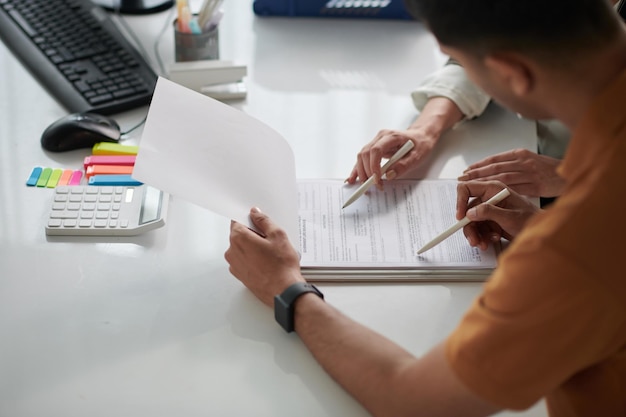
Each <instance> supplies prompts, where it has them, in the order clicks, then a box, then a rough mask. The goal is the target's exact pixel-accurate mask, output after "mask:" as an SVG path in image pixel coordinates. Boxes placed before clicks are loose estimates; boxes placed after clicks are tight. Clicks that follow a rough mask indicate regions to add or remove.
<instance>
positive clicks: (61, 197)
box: [54, 194, 67, 201]
mask: <svg viewBox="0 0 626 417" xmlns="http://www.w3.org/2000/svg"><path fill="white" fill-rule="evenodd" d="M54 201H67V195H65V194H61V195H55V196H54Z"/></svg>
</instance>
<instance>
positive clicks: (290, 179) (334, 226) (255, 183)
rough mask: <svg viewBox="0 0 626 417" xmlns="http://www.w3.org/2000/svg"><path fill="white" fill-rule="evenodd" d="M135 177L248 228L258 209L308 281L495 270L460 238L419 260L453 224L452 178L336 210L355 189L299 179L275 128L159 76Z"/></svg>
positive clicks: (487, 255)
mask: <svg viewBox="0 0 626 417" xmlns="http://www.w3.org/2000/svg"><path fill="white" fill-rule="evenodd" d="M207 118H210V120H207ZM276 161H279V163H277V162H276ZM164 166H167V167H168V169H166V170H165V169H163V167H164ZM133 178H135V179H137V180H139V181H142V182H144V183H146V184H148V185H151V186H153V187H155V188H158V189H160V190H163V191H164V192H167V193H169V194H170V195H172V196H174V198H182V199H185V200H188V201H190V202H192V203H195V204H197V205H199V206H201V207H204V208H206V209H209V210H211V211H212V212H214V213H216V214H219V215H222V216H224V217H226V218H228V219H233V220H235V221H238V222H240V223H243V224H247V225H248V226H250V227H253V225H252V224H251V223H250V219H249V212H250V208H251V207H259V208H261V210H263V212H264V213H266V214H267V215H268V216H269V217H270V218H272V219H273V220H274V221H275V222H276V223H277V224H278V225H279V226H280V227H282V228H283V229H284V230H285V232H286V233H287V236H288V237H289V240H290V242H291V243H292V244H293V245H294V247H295V248H296V249H299V250H300V253H301V255H302V259H301V265H302V271H303V275H304V276H305V277H306V278H307V279H308V280H310V281H414V280H432V281H441V280H459V281H468V280H470V281H477V280H483V279H485V278H486V277H487V276H488V275H489V273H490V272H491V270H492V269H493V268H494V267H495V265H496V251H495V250H494V249H489V250H488V251H485V252H483V251H480V250H479V249H476V248H471V247H470V246H469V244H468V243H467V242H466V240H465V238H464V236H463V234H462V232H459V233H457V234H456V235H455V236H453V237H451V238H449V239H447V240H446V242H444V243H442V244H441V245H438V246H437V247H436V248H434V249H433V250H431V251H428V252H426V253H424V254H423V255H421V256H418V255H417V250H418V249H419V248H420V247H421V246H422V245H423V244H425V243H426V242H428V241H429V240H430V239H432V238H433V237H434V236H436V235H437V234H439V233H440V232H441V231H442V230H445V229H446V228H447V227H448V226H449V225H450V224H453V223H454V222H455V221H456V219H455V218H454V215H455V213H454V208H455V205H456V181H455V180H421V181H418V180H395V181H391V182H386V183H385V186H384V190H383V191H379V190H377V189H371V190H370V192H369V193H368V194H366V195H364V196H362V197H361V198H359V199H358V200H357V201H356V202H355V203H354V204H352V205H350V206H349V207H347V208H346V209H342V205H343V202H344V201H345V200H346V199H347V198H348V197H349V196H350V195H352V193H353V192H354V191H355V190H356V188H358V185H348V184H344V182H343V180H339V179H337V180H321V179H311V180H296V174H295V158H294V155H293V151H292V150H291V147H290V146H289V144H288V143H287V141H286V140H285V139H284V138H283V137H282V136H281V135H279V134H278V133H277V132H276V131H274V130H273V129H271V128H270V127H268V126H267V125H265V124H263V123H262V122H260V121H259V120H257V119H255V118H253V117H251V116H249V115H247V114H245V113H243V112H242V111H240V110H237V109H235V108H233V107H230V106H228V105H225V104H223V103H221V102H219V101H217V100H214V99H212V98H209V97H206V96H204V95H202V94H200V93H197V92H195V91H192V90H190V89H187V88H185V87H182V86H180V85H178V84H176V83H173V82H171V81H169V80H166V79H164V78H160V79H159V80H158V82H157V85H156V88H155V92H154V95H153V98H152V103H151V105H150V109H149V112H148V116H147V119H146V124H145V126H144V130H143V134H142V138H141V141H140V146H139V152H138V154H137V158H136V162H135V168H134V170H133Z"/></svg>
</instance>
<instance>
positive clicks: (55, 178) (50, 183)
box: [46, 168, 63, 188]
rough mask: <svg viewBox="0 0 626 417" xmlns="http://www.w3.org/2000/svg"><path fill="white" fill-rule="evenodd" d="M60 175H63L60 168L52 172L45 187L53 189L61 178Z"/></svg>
mask: <svg viewBox="0 0 626 417" xmlns="http://www.w3.org/2000/svg"><path fill="white" fill-rule="evenodd" d="M61 174H63V170H62V169H61V168H57V169H54V170H52V174H50V179H49V180H48V182H47V183H46V187H48V188H54V187H56V186H57V183H58V182H59V179H60V178H61Z"/></svg>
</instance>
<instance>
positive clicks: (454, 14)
mask: <svg viewBox="0 0 626 417" xmlns="http://www.w3.org/2000/svg"><path fill="white" fill-rule="evenodd" d="M405 4H406V7H407V10H409V12H410V13H412V14H413V15H414V16H415V17H416V18H418V19H419V20H421V21H423V22H424V23H425V24H426V25H427V26H428V28H429V29H430V30H431V31H432V32H433V34H434V35H435V37H436V38H437V40H438V41H439V42H440V43H441V44H443V45H447V46H450V47H455V48H459V49H462V50H464V51H467V52H470V53H475V54H478V55H484V54H487V53H490V52H495V51H499V50H508V51H511V50H513V51H517V52H523V53H527V54H532V55H534V56H542V57H544V58H548V59H552V58H554V57H555V55H556V56H560V55H562V53H565V54H570V53H572V52H576V51H581V50H584V49H590V48H596V47H598V46H601V45H602V44H604V43H605V42H606V40H607V39H610V38H611V37H612V36H614V35H615V33H617V31H618V30H620V28H619V20H618V19H616V13H615V12H614V11H613V10H612V9H611V5H610V4H609V2H608V0H405ZM574 55H576V54H575V53H574Z"/></svg>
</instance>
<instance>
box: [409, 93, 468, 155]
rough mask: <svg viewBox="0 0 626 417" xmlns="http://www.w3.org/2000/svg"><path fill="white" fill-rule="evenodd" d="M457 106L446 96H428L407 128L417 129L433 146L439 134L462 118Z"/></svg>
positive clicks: (439, 136)
mask: <svg viewBox="0 0 626 417" xmlns="http://www.w3.org/2000/svg"><path fill="white" fill-rule="evenodd" d="M463 117H464V116H463V113H462V112H461V110H460V109H459V107H458V106H457V105H456V104H455V103H454V102H453V101H452V100H450V99H448V98H446V97H432V98H430V99H429V100H428V101H427V102H426V104H425V105H424V108H423V109H422V111H421V112H420V114H419V116H418V117H417V118H416V119H415V121H414V122H413V123H411V126H409V128H408V130H414V129H415V130H419V131H420V132H422V134H423V135H424V137H425V138H427V139H428V140H430V141H431V142H432V145H433V146H434V145H435V144H436V143H437V142H438V141H439V139H440V138H441V135H443V134H444V133H445V132H446V131H448V130H450V129H452V127H453V126H454V125H455V124H457V123H458V122H460V121H461V120H462V119H463Z"/></svg>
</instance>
